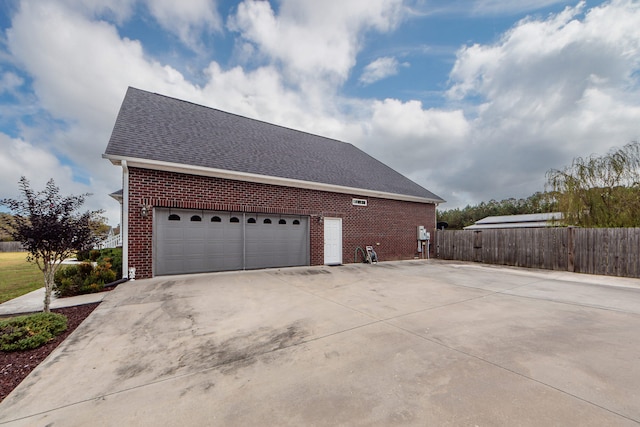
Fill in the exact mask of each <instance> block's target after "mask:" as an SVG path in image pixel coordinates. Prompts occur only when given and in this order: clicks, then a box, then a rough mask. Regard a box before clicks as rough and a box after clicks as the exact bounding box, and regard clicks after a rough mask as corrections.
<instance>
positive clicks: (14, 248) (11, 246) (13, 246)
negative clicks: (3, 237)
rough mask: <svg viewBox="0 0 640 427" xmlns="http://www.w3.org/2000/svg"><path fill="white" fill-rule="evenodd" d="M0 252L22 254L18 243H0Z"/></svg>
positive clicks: (21, 248) (22, 249)
mask: <svg viewBox="0 0 640 427" xmlns="http://www.w3.org/2000/svg"><path fill="white" fill-rule="evenodd" d="M0 252H24V248H23V247H22V244H21V243H20V242H0Z"/></svg>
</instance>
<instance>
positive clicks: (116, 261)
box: [98, 248, 122, 280]
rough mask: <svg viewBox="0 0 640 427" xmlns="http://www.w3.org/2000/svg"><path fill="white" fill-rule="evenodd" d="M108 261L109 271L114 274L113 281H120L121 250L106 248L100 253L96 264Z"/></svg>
mask: <svg viewBox="0 0 640 427" xmlns="http://www.w3.org/2000/svg"><path fill="white" fill-rule="evenodd" d="M102 261H108V262H109V263H111V270H113V272H114V273H116V278H115V280H119V279H122V248H106V249H102V250H101V251H100V258H98V263H100V262H102Z"/></svg>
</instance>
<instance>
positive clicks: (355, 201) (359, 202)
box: [351, 199, 367, 206]
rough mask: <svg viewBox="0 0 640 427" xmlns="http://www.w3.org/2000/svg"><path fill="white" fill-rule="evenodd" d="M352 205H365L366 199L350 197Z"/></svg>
mask: <svg viewBox="0 0 640 427" xmlns="http://www.w3.org/2000/svg"><path fill="white" fill-rule="evenodd" d="M351 204H352V205H353V206H367V199H351Z"/></svg>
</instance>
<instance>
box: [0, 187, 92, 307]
mask: <svg viewBox="0 0 640 427" xmlns="http://www.w3.org/2000/svg"><path fill="white" fill-rule="evenodd" d="M19 187H20V192H21V193H22V194H21V195H22V197H21V198H20V199H18V200H14V199H2V200H0V205H4V206H7V207H8V208H9V209H10V210H11V211H12V212H13V214H14V215H13V217H12V219H11V221H10V224H9V225H0V227H2V228H3V229H4V231H5V232H7V233H8V234H9V235H11V237H13V239H14V240H16V241H18V242H21V243H22V245H23V246H24V247H25V249H26V250H27V252H29V255H28V257H27V261H29V262H34V263H35V264H36V265H37V266H38V268H39V269H40V271H42V273H43V274H44V287H45V297H44V309H43V311H44V312H45V313H48V312H49V304H50V302H51V291H52V290H53V286H54V281H53V278H54V275H55V273H56V271H57V270H58V268H59V267H60V264H61V263H62V261H64V260H65V259H66V258H68V257H69V256H71V255H72V254H73V253H74V252H76V251H80V250H83V249H87V248H91V247H93V246H94V245H95V244H96V243H97V242H98V240H99V238H98V236H96V234H95V233H94V232H93V231H92V224H93V223H95V221H96V220H97V218H99V217H100V214H101V213H102V211H86V212H84V213H80V212H78V210H79V209H80V207H81V206H82V205H83V204H84V201H85V198H86V197H87V196H89V195H90V194H88V193H87V194H83V195H80V196H66V197H63V196H61V195H60V189H59V188H58V187H56V185H55V183H54V182H53V179H51V180H49V182H47V185H46V187H45V189H44V190H43V191H40V192H35V191H33V190H32V189H31V186H30V184H29V181H28V180H27V178H25V177H22V178H20V185H19Z"/></svg>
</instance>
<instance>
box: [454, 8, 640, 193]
mask: <svg viewBox="0 0 640 427" xmlns="http://www.w3.org/2000/svg"><path fill="white" fill-rule="evenodd" d="M638 22H640V3H638V2H633V1H624V0H619V1H612V2H610V3H605V4H604V5H602V6H600V7H597V8H593V9H591V10H588V11H586V12H585V11H584V4H582V3H581V4H579V5H578V6H576V7H572V8H566V9H565V10H564V11H563V12H562V13H559V14H557V15H552V16H550V17H548V18H547V19H543V20H542V19H527V20H523V21H521V22H519V23H518V24H517V25H515V26H514V27H513V28H512V29H511V30H510V31H508V32H507V33H505V34H504V35H503V37H502V38H501V39H500V40H499V42H497V43H496V44H493V45H478V44H476V45H472V46H466V47H464V48H462V49H461V50H460V51H459V52H458V56H457V60H456V63H455V65H454V67H453V69H452V71H451V74H450V78H451V82H452V84H451V88H450V89H449V92H448V95H449V97H450V99H452V100H454V101H456V102H460V103H461V104H462V105H465V106H466V108H467V111H468V113H469V114H470V115H471V116H474V120H473V123H472V131H471V135H472V140H471V144H470V145H469V146H468V147H467V150H466V152H465V155H466V156H468V157H469V159H473V161H472V163H471V164H470V165H469V168H468V169H467V171H468V172H467V173H461V174H457V175H455V176H452V177H451V186H452V188H454V189H457V190H456V191H459V192H463V191H466V192H467V193H473V192H475V194H477V195H478V196H479V199H480V200H488V199H489V198H491V197H495V198H499V197H507V196H509V195H510V194H511V195H513V194H522V195H527V194H531V193H533V192H534V191H536V190H542V189H543V184H544V172H545V171H546V170H548V169H550V168H554V167H556V168H557V167H561V166H563V165H566V164H569V163H570V162H571V159H572V158H574V157H576V156H585V155H589V154H591V153H595V152H599V153H604V152H606V151H607V150H608V149H609V148H610V147H612V146H620V145H623V144H625V143H627V142H629V141H631V140H634V139H637V137H638V127H637V123H640V102H639V101H638V100H639V99H640V87H639V85H638V81H637V73H638V70H639V69H640V55H639V53H640V26H638V25H637V23H638ZM478 98H480V99H481V104H480V105H479V106H478V105H477V99H478Z"/></svg>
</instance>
